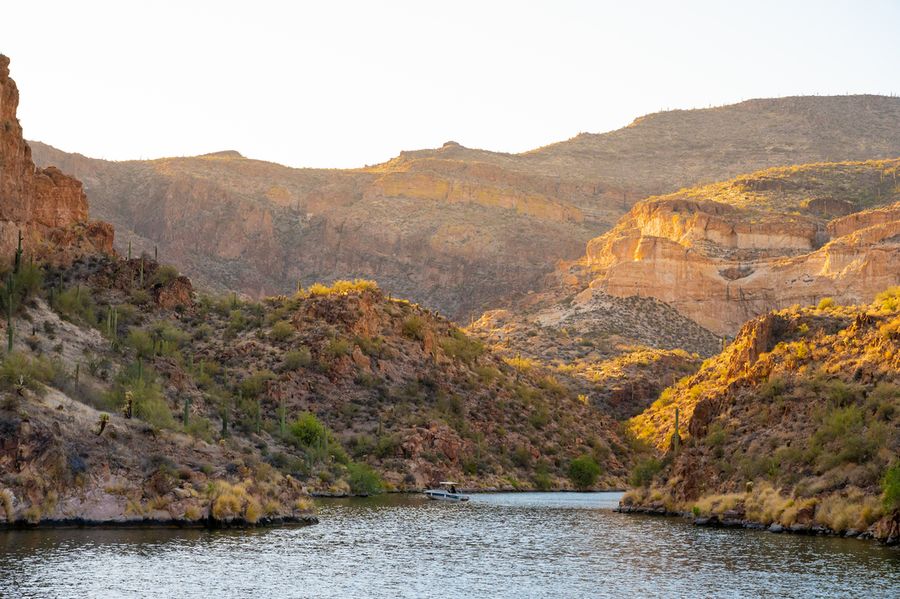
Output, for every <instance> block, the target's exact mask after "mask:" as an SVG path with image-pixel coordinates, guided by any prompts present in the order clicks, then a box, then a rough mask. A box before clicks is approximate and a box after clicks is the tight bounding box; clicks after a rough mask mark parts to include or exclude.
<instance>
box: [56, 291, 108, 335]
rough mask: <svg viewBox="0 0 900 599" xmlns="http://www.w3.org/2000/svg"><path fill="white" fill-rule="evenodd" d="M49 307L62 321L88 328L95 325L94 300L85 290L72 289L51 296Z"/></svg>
mask: <svg viewBox="0 0 900 599" xmlns="http://www.w3.org/2000/svg"><path fill="white" fill-rule="evenodd" d="M51 306H52V307H53V309H54V310H56V312H57V313H58V314H59V315H60V316H61V317H63V318H64V319H66V320H68V321H70V322H75V323H81V324H87V325H89V326H95V325H96V324H97V318H96V316H95V314H94V299H93V298H92V297H91V295H90V293H88V290H87V289H82V288H80V287H72V288H70V289H66V290H65V291H61V292H59V293H57V294H56V295H54V296H53V301H52V302H51Z"/></svg>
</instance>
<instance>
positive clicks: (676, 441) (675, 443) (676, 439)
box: [672, 406, 681, 455]
mask: <svg viewBox="0 0 900 599" xmlns="http://www.w3.org/2000/svg"><path fill="white" fill-rule="evenodd" d="M679 445H681V435H680V434H679V433H678V406H675V432H674V433H672V447H673V448H674V449H675V455H678V447H679Z"/></svg>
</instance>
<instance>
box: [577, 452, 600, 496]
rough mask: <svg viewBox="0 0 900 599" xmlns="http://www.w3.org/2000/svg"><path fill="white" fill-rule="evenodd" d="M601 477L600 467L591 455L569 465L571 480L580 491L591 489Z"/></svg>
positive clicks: (578, 458) (583, 456)
mask: <svg viewBox="0 0 900 599" xmlns="http://www.w3.org/2000/svg"><path fill="white" fill-rule="evenodd" d="M599 476H600V465H599V464H597V462H596V461H595V460H594V458H593V457H591V456H590V455H587V454H585V455H582V456H581V457H577V458H575V459H574V460H572V461H571V462H570V463H569V479H570V480H571V481H572V484H573V485H575V487H576V488H578V489H589V488H591V487H593V486H594V484H595V483H596V482H597V478H598V477H599Z"/></svg>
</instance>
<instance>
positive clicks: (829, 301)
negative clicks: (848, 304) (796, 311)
mask: <svg viewBox="0 0 900 599" xmlns="http://www.w3.org/2000/svg"><path fill="white" fill-rule="evenodd" d="M834 306H835V303H834V299H833V298H830V297H823V298H822V299H821V300H819V304H818V305H817V306H816V308H818V309H819V310H829V309H831V308H834Z"/></svg>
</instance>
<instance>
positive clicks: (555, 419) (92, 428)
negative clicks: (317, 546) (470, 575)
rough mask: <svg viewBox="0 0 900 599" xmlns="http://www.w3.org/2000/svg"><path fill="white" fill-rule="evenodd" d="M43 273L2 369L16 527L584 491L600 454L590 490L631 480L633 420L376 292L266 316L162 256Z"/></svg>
mask: <svg viewBox="0 0 900 599" xmlns="http://www.w3.org/2000/svg"><path fill="white" fill-rule="evenodd" d="M28 269H29V270H28V272H29V273H30V274H29V275H28V277H29V278H28V280H32V281H37V283H36V284H32V285H31V286H28V287H26V286H24V285H22V286H21V290H20V292H19V293H20V299H19V300H18V301H17V302H16V308H15V311H18V314H19V316H18V317H17V318H15V319H14V320H13V337H14V340H15V343H14V352H13V353H10V354H8V355H7V356H6V357H5V358H4V360H3V362H2V364H0V396H2V397H3V401H2V404H0V427H2V428H3V430H5V431H7V433H8V434H6V435H4V441H3V443H2V445H0V465H2V466H3V471H4V473H5V474H4V476H3V477H2V479H0V485H2V486H4V487H5V488H6V489H7V491H6V493H7V495H8V496H9V497H10V498H11V500H10V505H11V507H10V512H9V514H8V516H7V519H10V518H11V517H12V518H17V519H27V520H29V521H37V520H40V519H50V520H64V519H70V518H74V517H78V518H83V519H89V520H107V519H115V520H124V521H129V520H138V521H141V520H145V519H147V518H150V519H153V520H163V521H168V520H170V519H173V518H174V519H176V520H186V521H195V520H200V521H205V520H204V519H206V518H209V517H212V518H214V519H215V521H216V522H219V521H222V520H227V519H229V518H236V519H238V520H239V521H249V522H256V521H259V520H261V521H265V518H272V519H275V520H276V521H277V520H278V519H284V518H288V519H290V518H298V517H303V515H304V514H305V512H304V510H306V509H308V503H307V502H305V500H303V496H304V494H305V493H306V491H307V490H311V491H314V492H318V493H326V494H345V493H370V492H375V491H377V490H380V489H383V488H388V489H406V490H413V489H420V488H422V487H424V486H426V485H428V484H432V483H434V482H435V481H437V480H443V479H447V478H452V479H455V480H458V481H460V482H461V483H462V485H463V486H465V487H471V488H506V489H513V488H568V487H571V486H572V485H573V482H572V481H571V480H570V478H569V468H570V464H571V463H572V462H573V461H574V460H575V459H576V458H579V457H582V456H589V457H588V458H585V459H588V460H589V461H591V462H596V463H598V464H599V465H600V468H598V474H599V479H597V480H594V479H591V480H590V482H588V483H579V484H587V485H588V486H591V487H592V486H594V485H595V484H596V485H600V486H606V487H608V486H619V487H620V486H622V485H623V484H624V477H625V475H626V473H627V464H628V462H629V461H630V459H631V458H630V455H631V451H632V450H631V449H630V446H629V444H628V443H627V442H626V440H625V437H624V435H623V433H622V431H621V429H620V425H619V424H618V423H616V422H614V421H613V420H611V419H610V418H609V417H607V416H605V415H603V414H602V413H600V412H598V411H597V410H595V409H594V408H592V407H591V406H588V405H586V403H585V402H583V401H581V400H580V399H579V398H578V397H577V396H576V394H575V393H573V392H571V391H569V389H567V388H566V387H565V386H563V385H561V384H560V383H559V382H557V381H556V380H554V379H553V378H552V377H548V376H544V375H540V374H538V373H523V372H520V371H517V370H516V369H514V368H513V367H511V366H509V365H507V364H505V363H504V362H503V361H502V360H500V359H499V358H498V357H496V356H494V355H492V354H491V352H490V351H488V350H486V349H485V348H484V347H483V346H482V345H481V344H480V343H479V342H478V341H475V340H473V339H470V338H467V337H466V336H465V335H464V334H462V333H461V332H460V331H459V330H458V329H456V328H455V327H454V326H453V325H452V324H451V323H449V322H448V321H446V320H444V319H442V318H439V317H437V316H435V315H434V314H432V313H430V312H428V311H426V310H424V309H422V308H420V307H418V306H416V305H414V304H410V303H409V302H406V301H402V300H396V299H390V298H388V297H386V296H385V295H383V294H382V293H381V291H380V290H378V288H377V287H376V286H375V285H374V283H371V282H366V281H357V282H354V283H350V282H342V283H338V284H337V285H336V286H335V287H333V288H326V287H324V286H321V285H315V286H313V287H311V289H310V290H308V291H304V292H302V293H298V294H296V295H294V296H292V297H284V296H281V297H271V298H267V299H265V300H264V301H262V302H258V303H257V302H244V301H240V300H239V299H238V298H237V296H235V295H228V296H223V297H218V298H215V297H209V296H201V297H196V296H195V295H194V293H193V291H192V288H191V285H190V282H189V281H188V280H187V279H186V278H184V277H179V276H178V275H177V272H176V271H174V269H172V268H171V267H160V266H158V265H157V264H156V263H155V262H153V261H152V260H150V259H149V258H147V257H142V258H133V259H132V260H130V261H129V260H122V259H116V258H111V257H105V256H102V255H98V256H93V257H89V258H86V259H83V260H78V261H76V262H75V263H74V264H73V265H72V266H71V267H64V268H47V269H45V270H43V271H41V270H39V269H37V268H36V267H31V266H29V267H28ZM41 279H43V280H44V281H46V283H44V284H43V285H41V283H40V281H41ZM4 293H6V290H4ZM29 331H30V334H28V332H29ZM120 414H121V415H120ZM160 479H162V480H160ZM575 480H580V479H575ZM232 495H234V496H236V497H237V499H235V500H234V501H233V502H232V501H231V499H227V500H226V499H223V500H221V501H220V500H219V497H220V496H224V497H231V496H232ZM227 502H231V503H228V505H225V503H227ZM219 504H222V505H221V506H220V507H217V506H218V505H219ZM232 504H233V505H232ZM267 506H268V507H267ZM248 510H249V512H248ZM298 510H299V511H298Z"/></svg>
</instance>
